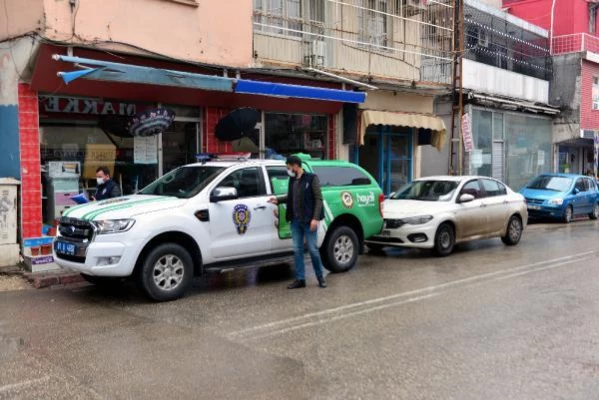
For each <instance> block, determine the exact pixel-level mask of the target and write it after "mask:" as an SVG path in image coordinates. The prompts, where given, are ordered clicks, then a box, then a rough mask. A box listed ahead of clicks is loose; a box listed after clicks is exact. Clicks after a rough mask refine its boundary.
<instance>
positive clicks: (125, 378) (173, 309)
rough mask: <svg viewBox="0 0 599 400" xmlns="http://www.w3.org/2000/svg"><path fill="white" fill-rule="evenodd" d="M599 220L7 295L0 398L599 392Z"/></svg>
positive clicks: (0, 322) (0, 326)
mask: <svg viewBox="0 0 599 400" xmlns="http://www.w3.org/2000/svg"><path fill="white" fill-rule="evenodd" d="M598 228H599V223H597V222H591V221H582V222H577V223H574V224H572V225H569V226H566V225H561V224H542V225H533V226H531V227H530V229H528V230H527V231H526V233H525V237H524V238H523V241H522V243H521V244H520V245H519V246H517V247H513V248H508V247H505V246H504V245H503V244H502V243H501V241H499V240H488V241H483V242H480V243H477V244H471V245H464V246H460V248H459V249H458V251H457V252H456V254H454V255H452V256H451V257H449V258H446V259H437V258H432V257H430V256H429V255H428V253H424V252H418V251H396V252H389V253H387V254H386V255H367V256H363V257H362V258H361V259H360V261H359V266H358V267H357V268H356V269H354V270H352V271H351V272H350V273H346V274H341V275H331V276H329V277H328V281H329V288H328V289H325V290H323V289H319V288H318V287H317V286H316V282H315V279H314V277H311V280H310V282H309V287H308V288H306V289H304V290H298V291H288V290H286V289H285V285H286V284H287V282H288V280H289V279H290V278H291V270H290V269H289V268H284V267H281V268H269V269H261V270H255V269H254V270H245V271H236V272H232V273H226V274H222V275H213V276H210V277H209V279H207V280H205V281H198V282H196V284H195V286H194V288H193V290H192V291H191V293H190V294H189V295H188V296H187V297H186V298H184V299H182V300H179V301H176V302H171V303H166V304H153V303H150V302H148V301H147V300H146V299H145V298H144V297H143V296H142V295H140V294H139V293H138V292H137V291H136V290H135V289H134V288H133V287H131V286H124V287H120V288H117V289H115V290H109V291H105V290H104V291H103V290H99V289H97V288H95V287H91V286H90V287H82V288H70V289H59V290H41V291H22V292H6V293H0V400H2V399H166V398H171V399H244V400H245V399H343V400H349V399H409V400H416V399H459V400H469V399H476V400H479V399H485V400H495V399H497V400H499V399H501V400H503V399H543V400H548V399H568V400H571V399H584V400H589V399H599V295H598V293H599V234H598Z"/></svg>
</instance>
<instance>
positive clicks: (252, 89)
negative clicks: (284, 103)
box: [235, 79, 366, 103]
mask: <svg viewBox="0 0 599 400" xmlns="http://www.w3.org/2000/svg"><path fill="white" fill-rule="evenodd" d="M235 93H245V94H258V95H263V96H273V97H283V98H294V97H295V98H300V99H313V100H326V101H339V102H342V103H364V101H365V100H366V93H364V92H351V91H349V90H337V89H324V88H319V87H314V86H300V85H287V84H283V83H270V82H259V81H248V80H244V79H239V80H237V83H236V84H235Z"/></svg>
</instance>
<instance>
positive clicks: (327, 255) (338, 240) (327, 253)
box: [320, 226, 360, 272]
mask: <svg viewBox="0 0 599 400" xmlns="http://www.w3.org/2000/svg"><path fill="white" fill-rule="evenodd" d="M359 252H360V243H359V241H358V235H356V232H354V230H353V229H351V228H349V227H347V226H338V227H337V228H335V229H334V230H333V231H332V232H330V235H328V237H327V238H326V239H325V241H324V243H323V245H322V247H321V249H320V254H321V257H322V264H323V265H324V267H325V268H326V269H327V270H329V271H331V272H346V271H349V270H350V269H352V268H353V267H354V265H356V260H357V259H358V253H359Z"/></svg>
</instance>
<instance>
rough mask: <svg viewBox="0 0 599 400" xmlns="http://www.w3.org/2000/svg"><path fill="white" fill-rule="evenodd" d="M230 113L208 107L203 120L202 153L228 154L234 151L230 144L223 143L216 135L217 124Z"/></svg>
mask: <svg viewBox="0 0 599 400" xmlns="http://www.w3.org/2000/svg"><path fill="white" fill-rule="evenodd" d="M230 111H231V110H229V109H226V108H211V107H206V108H205V109H204V118H203V119H202V124H203V126H202V152H204V153H227V152H231V151H233V148H232V146H231V143H230V142H221V141H220V140H218V139H217V138H216V136H215V135H214V129H215V128H216V124H217V123H218V121H219V120H220V119H221V118H222V117H224V116H225V115H227V113H229V112H230Z"/></svg>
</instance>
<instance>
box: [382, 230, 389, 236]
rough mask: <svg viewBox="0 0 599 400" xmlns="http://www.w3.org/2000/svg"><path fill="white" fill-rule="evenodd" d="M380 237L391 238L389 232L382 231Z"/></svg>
mask: <svg viewBox="0 0 599 400" xmlns="http://www.w3.org/2000/svg"><path fill="white" fill-rule="evenodd" d="M381 236H384V237H389V236H391V231H382V232H381Z"/></svg>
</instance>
